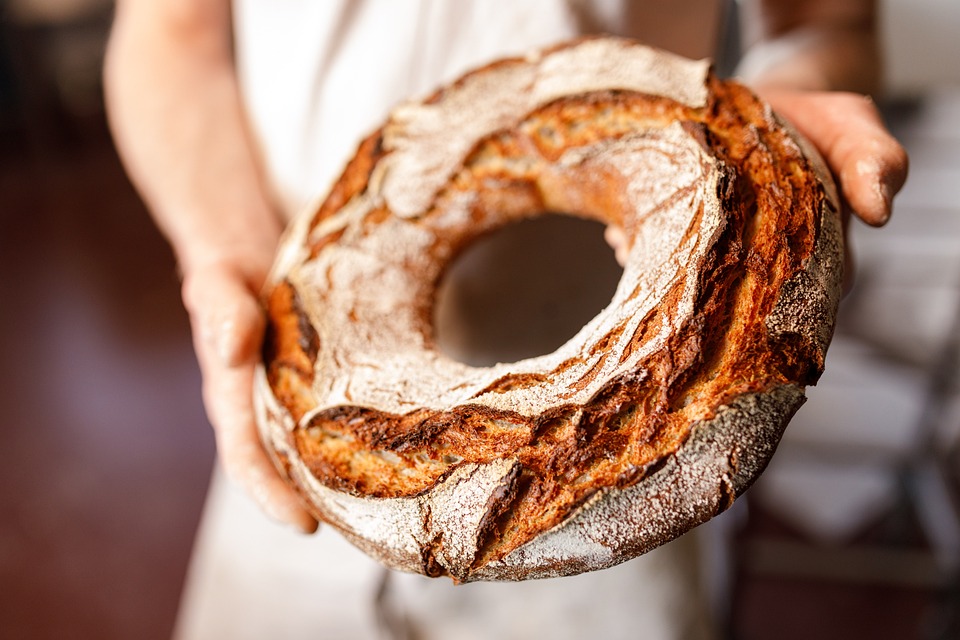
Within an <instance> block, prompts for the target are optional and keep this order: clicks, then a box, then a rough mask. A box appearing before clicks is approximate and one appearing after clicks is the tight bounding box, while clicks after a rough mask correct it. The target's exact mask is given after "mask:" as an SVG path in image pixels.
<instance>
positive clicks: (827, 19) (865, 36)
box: [738, 0, 881, 94]
mask: <svg viewBox="0 0 960 640" xmlns="http://www.w3.org/2000/svg"><path fill="white" fill-rule="evenodd" d="M742 6H743V11H744V14H745V24H746V28H745V40H746V43H747V48H746V52H745V55H744V59H743V61H742V63H741V65H740V67H739V69H738V75H740V76H741V77H743V78H744V79H746V80H747V81H748V82H750V83H752V84H754V85H758V86H764V87H777V88H791V89H811V90H819V91H854V92H857V93H864V94H872V93H875V92H877V91H878V90H879V86H880V71H881V64H880V51H879V46H878V41H877V35H876V2H875V0H845V1H838V0H802V1H794V2H791V1H787V0H746V1H745V2H743V3H742Z"/></svg>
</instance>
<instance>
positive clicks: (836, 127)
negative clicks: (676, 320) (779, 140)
mask: <svg viewBox="0 0 960 640" xmlns="http://www.w3.org/2000/svg"><path fill="white" fill-rule="evenodd" d="M758 93H759V95H760V96H761V97H762V98H764V99H765V100H766V101H767V102H769V103H770V105H771V106H772V107H773V109H774V110H775V111H776V112H777V113H779V114H780V115H781V116H783V117H784V118H785V119H786V120H788V121H789V122H790V123H791V124H793V126H794V127H796V128H797V130H798V131H799V132H800V133H801V134H803V135H804V136H805V137H806V138H807V139H808V140H809V141H810V142H811V143H812V144H813V145H814V146H815V147H816V148H817V149H818V150H819V151H820V153H821V154H822V155H823V157H824V160H826V162H827V166H828V167H829V169H830V171H831V172H832V173H833V176H834V178H835V179H836V181H837V187H838V188H839V190H840V194H841V197H842V198H843V201H844V202H843V204H844V206H845V207H849V210H850V212H851V213H853V214H854V215H856V216H857V217H858V218H860V219H861V220H863V221H864V222H866V223H867V224H869V225H871V226H874V227H879V226H882V225H884V224H886V222H887V220H889V219H890V214H891V211H892V203H893V196H894V195H896V194H897V192H898V191H900V189H901V187H903V184H904V182H905V181H906V179H907V166H908V158H907V152H906V151H905V150H904V148H903V147H902V146H901V145H900V143H899V142H897V141H896V139H894V137H893V136H892V135H890V132H888V131H887V128H886V127H885V126H884V124H883V120H882V119H881V117H880V113H879V111H878V110H877V107H876V105H874V103H873V101H872V100H871V99H870V98H868V97H866V96H862V95H859V94H855V93H842V92H833V91H799V90H792V89H780V88H778V89H773V88H771V89H763V88H760V89H758Z"/></svg>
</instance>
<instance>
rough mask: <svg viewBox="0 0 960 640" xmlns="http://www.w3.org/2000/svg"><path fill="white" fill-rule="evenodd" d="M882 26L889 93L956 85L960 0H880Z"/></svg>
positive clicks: (910, 93)
mask: <svg viewBox="0 0 960 640" xmlns="http://www.w3.org/2000/svg"><path fill="white" fill-rule="evenodd" d="M880 30H881V35H882V38H883V43H884V49H885V58H886V80H887V86H888V89H889V92H890V93H891V94H892V95H894V96H914V95H919V94H922V93H924V92H926V91H929V90H931V89H934V88H936V87H937V86H939V85H943V84H950V85H953V86H960V1H958V0H881V1H880Z"/></svg>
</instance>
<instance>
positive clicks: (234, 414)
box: [183, 241, 317, 533]
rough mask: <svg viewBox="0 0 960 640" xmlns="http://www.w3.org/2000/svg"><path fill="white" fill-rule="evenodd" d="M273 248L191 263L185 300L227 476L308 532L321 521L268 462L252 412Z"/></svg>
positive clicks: (274, 513) (186, 274)
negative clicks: (263, 298)
mask: <svg viewBox="0 0 960 640" xmlns="http://www.w3.org/2000/svg"><path fill="white" fill-rule="evenodd" d="M274 244H275V241H274V242H265V243H263V245H262V247H260V248H257V249H256V250H254V252H253V253H254V254H253V255H251V252H248V253H247V254H246V255H232V256H217V257H213V256H209V258H208V259H204V260H203V261H202V262H199V263H196V264H190V265H189V266H187V265H185V272H184V280H183V302H184V305H185V306H186V308H187V311H188V312H189V314H190V324H191V327H192V330H193V341H194V348H195V349H196V352H197V358H198V360H199V362H200V369H201V372H202V374H203V398H204V405H205V406H206V410H207V415H208V417H209V419H210V422H211V424H212V425H213V429H214V433H215V434H216V440H217V450H218V454H219V457H220V462H221V464H222V466H223V469H224V471H225V472H226V474H227V476H228V477H229V478H230V479H231V480H232V481H233V482H235V483H236V484H238V485H239V486H240V487H241V488H242V489H243V490H244V491H245V492H246V493H247V494H248V495H249V496H251V497H252V498H253V499H254V500H255V501H256V502H257V504H259V506H260V507H261V509H263V511H264V512H265V513H267V515H269V516H270V517H272V518H274V519H275V520H278V521H280V522H284V523H287V524H290V525H293V526H294V527H296V528H298V529H300V530H301V531H304V532H306V533H310V532H312V531H315V530H316V528H317V521H316V520H315V519H314V518H313V517H312V516H310V514H309V513H307V512H306V511H305V510H304V508H303V506H302V503H301V501H300V499H299V498H298V496H297V495H296V493H295V492H294V491H293V490H292V489H291V488H290V487H289V485H287V484H286V483H285V482H284V481H283V480H282V479H281V478H280V476H279V474H278V472H277V470H276V469H275V467H274V466H273V464H272V463H271V461H270V459H269V458H268V456H267V454H266V452H265V451H264V449H263V446H262V445H261V442H260V439H259V436H258V432H257V427H256V423H255V420H254V413H253V403H252V399H253V374H254V366H255V365H256V363H257V361H258V360H259V358H260V347H261V343H262V340H263V333H264V315H263V311H262V309H261V306H260V304H259V299H258V292H259V291H260V288H261V286H262V284H263V281H264V279H265V277H266V275H267V270H268V269H269V266H270V260H272V257H273V250H272V246H273V245H274Z"/></svg>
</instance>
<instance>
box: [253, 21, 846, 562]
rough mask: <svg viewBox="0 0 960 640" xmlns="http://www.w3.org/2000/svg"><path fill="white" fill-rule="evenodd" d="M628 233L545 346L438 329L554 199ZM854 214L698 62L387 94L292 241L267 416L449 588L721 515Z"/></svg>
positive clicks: (379, 533) (802, 350) (339, 523)
mask: <svg viewBox="0 0 960 640" xmlns="http://www.w3.org/2000/svg"><path fill="white" fill-rule="evenodd" d="M548 211H559V212H565V213H568V214H572V215H575V216H581V217H584V218H589V219H594V220H599V221H601V222H603V223H606V224H608V225H618V226H620V227H622V229H623V230H624V231H625V233H626V235H627V238H628V242H629V257H628V259H627V261H626V264H625V266H624V272H623V277H622V279H621V281H620V283H619V286H618V288H617V291H616V294H615V295H614V297H613V300H612V301H611V303H610V304H609V306H607V307H606V308H605V309H604V310H603V311H602V312H601V313H600V314H599V315H598V316H596V317H595V318H594V319H593V320H591V321H590V322H589V323H588V324H587V325H586V326H584V327H583V329H582V330H581V331H580V332H579V333H577V334H576V336H574V337H573V338H572V339H570V340H569V341H568V342H567V343H565V344H564V345H563V346H561V347H560V348H559V349H558V350H557V351H555V352H554V353H550V354H548V355H544V356H540V357H535V358H530V359H526V360H521V361H519V362H512V363H504V364H497V365H495V366H490V367H472V366H468V365H466V364H462V363H460V362H456V361H454V360H452V359H450V358H448V357H446V356H445V355H444V354H443V353H441V352H440V351H439V350H438V348H437V347H436V342H435V339H434V336H433V328H432V324H431V315H432V305H433V301H434V295H435V291H436V289H437V286H438V282H439V281H440V279H441V277H442V276H443V275H444V270H445V268H446V267H447V266H448V264H449V263H450V262H451V260H452V259H453V258H454V257H455V256H456V255H457V254H458V252H459V251H461V249H463V248H464V247H465V246H466V245H468V244H469V243H470V242H471V241H472V240H474V239H476V238H477V237H478V236H480V235H481V234H484V233H487V232H489V231H491V230H494V229H497V228H500V227H502V226H504V225H506V224H508V223H510V222H511V221H516V220H519V219H523V218H528V217H531V216H537V215H540V214H542V213H543V212H548ZM841 243H842V238H841V226H840V221H839V215H838V206H837V204H836V195H835V194H834V193H833V186H832V183H831V182H830V178H829V176H828V174H827V173H826V171H825V170H823V168H822V163H821V161H820V160H819V158H818V156H817V155H816V153H815V151H813V150H811V149H810V148H808V146H807V145H806V144H805V143H804V142H803V141H802V140H800V139H799V137H798V136H797V135H796V134H794V133H793V132H791V131H790V130H789V129H788V128H787V127H786V126H785V125H784V124H783V123H781V122H780V121H779V120H778V119H777V117H776V116H775V115H774V114H773V113H772V111H771V110H770V108H769V107H768V106H767V105H765V104H764V103H763V102H761V101H760V100H758V99H757V98H756V97H755V96H754V95H753V94H751V93H750V92H749V91H748V90H747V89H745V88H744V87H742V86H741V85H739V84H736V83H734V82H730V81H722V80H719V79H718V78H717V77H716V76H715V75H714V74H713V73H712V71H711V68H710V65H709V63H708V62H706V61H690V60H686V59H683V58H678V57H676V56H674V55H671V54H667V53H664V52H661V51H657V50H654V49H651V48H648V47H646V46H642V45H640V44H637V43H634V42H631V41H626V40H621V39H612V38H595V39H586V40H580V41H576V42H573V43H568V44H564V45H561V46H558V47H555V48H552V49H549V50H545V51H540V52H536V53H534V54H531V55H529V56H527V57H525V58H517V59H507V60H502V61H498V62H496V63H493V64H490V65H489V66H486V67H484V68H482V69H479V70H477V71H474V72H472V73H469V74H467V75H466V76H464V77H462V78H460V79H459V80H457V81H456V82H454V83H453V84H451V85H450V86H447V87H445V88H443V89H441V90H439V91H437V92H436V93H435V94H434V95H432V96H431V97H429V98H428V99H426V100H424V101H422V102H410V103H407V104H403V105H401V106H399V107H398V108H396V109H395V110H394V111H393V113H392V114H391V116H390V117H389V119H388V121H387V122H386V124H385V125H384V126H383V127H382V128H381V129H380V130H378V131H377V132H376V133H374V134H373V135H371V136H370V137H368V138H367V139H366V140H365V141H363V142H362V144H361V145H360V148H359V150H358V151H357V153H356V155H355V157H354V158H353V159H352V160H351V161H350V163H349V164H348V166H347V168H346V169H345V172H344V173H343V175H342V177H341V178H340V179H339V181H338V182H337V183H336V184H335V186H334V187H333V189H332V191H331V192H330V194H329V195H328V197H327V198H326V200H325V201H324V202H323V203H322V205H321V206H319V208H318V209H315V210H312V211H310V212H308V213H307V214H306V215H304V216H302V217H300V218H298V219H297V220H296V221H295V222H294V223H293V224H292V226H291V227H290V229H289V230H288V233H287V235H286V236H285V238H284V240H283V242H282V245H281V249H280V253H279V256H278V259H277V262H276V265H275V268H274V270H273V272H272V275H271V276H270V279H269V282H268V285H267V289H266V293H265V305H266V308H267V317H268V329H267V335H266V339H265V346H264V360H263V365H262V366H261V367H260V368H259V370H258V373H257V376H256V381H255V404H256V408H257V417H258V421H259V425H260V428H261V434H262V437H263V441H264V443H265V446H266V448H267V449H268V451H269V452H270V453H271V454H272V456H273V458H274V460H275V462H276V463H277V466H278V468H279V469H280V471H281V473H282V474H283V475H284V476H285V477H287V478H288V479H289V481H290V482H291V483H292V484H293V486H294V487H296V489H297V490H298V491H299V492H300V494H301V495H302V496H303V498H304V501H305V502H306V504H307V505H309V508H310V509H311V511H312V512H313V513H314V514H315V515H316V517H317V518H319V519H320V520H322V521H323V522H325V523H327V524H329V525H331V526H333V527H336V528H337V529H338V530H339V531H340V532H341V533H342V534H343V535H344V536H346V537H347V538H348V539H349V540H350V541H352V542H353V543H354V544H355V545H357V546H358V547H360V548H361V549H362V550H364V551H365V552H366V553H368V554H370V555H371V556H373V557H375V558H377V559H379V560H380V561H381V562H383V563H385V564H386V565H388V566H390V567H394V568H398V569H402V570H407V571H414V572H421V573H424V574H427V575H430V576H438V575H449V576H451V577H452V578H453V579H454V580H456V581H473V580H520V579H527V578H537V577H547V576H557V575H568V574H574V573H579V572H583V571H588V570H593V569H599V568H604V567H608V566H611V565H614V564H617V563H619V562H622V561H624V560H627V559H629V558H632V557H634V556H636V555H639V554H641V553H644V552H645V551H647V550H649V549H651V548H653V547H655V546H657V545H659V544H662V543H663V542H666V541H667V540H670V539H672V538H674V537H676V536H678V535H680V534H681V533H683V532H685V531H687V530H688V529H690V528H691V527H693V526H695V525H697V524H699V523H701V522H704V521H705V520H707V519H709V518H711V517H712V516H714V515H715V514H717V513H719V512H721V511H723V510H724V509H726V508H727V507H728V506H729V505H730V504H731V502H732V501H733V499H734V498H735V497H736V496H738V495H739V494H740V493H742V492H743V491H744V490H745V489H746V487H747V486H748V485H749V484H750V483H751V482H752V481H753V479H754V478H755V477H756V476H757V475H758V474H759V473H760V471H761V470H762V469H763V467H764V466H765V465H766V462H767V460H768V459H769V457H770V456H771V455H772V453H773V451H774V449H775V447H776V444H777V442H778V441H779V438H780V435H781V433H782V430H783V429H784V427H785V425H786V423H787V421H788V420H789V419H790V418H791V416H792V415H793V413H794V412H795V411H796V409H797V408H798V407H799V405H800V404H801V403H802V402H803V399H804V393H803V387H804V386H805V385H807V384H812V383H814V382H815V381H816V379H817V377H818V376H819V374H820V373H821V371H822V366H823V359H824V354H825V351H826V348H827V345H828V343H829V341H830V337H831V334H832V330H833V321H834V316H835V314H836V308H837V304H838V300H839V292H840V280H841V266H842V244H841Z"/></svg>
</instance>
